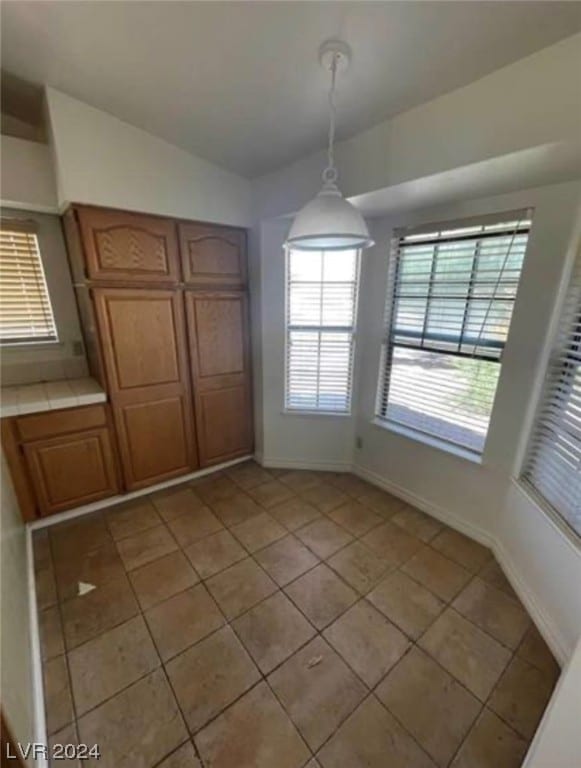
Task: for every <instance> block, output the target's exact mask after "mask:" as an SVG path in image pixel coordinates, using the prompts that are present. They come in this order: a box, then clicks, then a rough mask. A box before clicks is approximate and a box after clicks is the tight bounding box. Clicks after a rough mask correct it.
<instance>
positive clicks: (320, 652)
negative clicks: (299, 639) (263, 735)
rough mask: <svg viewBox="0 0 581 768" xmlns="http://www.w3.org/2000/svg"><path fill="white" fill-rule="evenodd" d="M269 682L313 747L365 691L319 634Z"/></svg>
mask: <svg viewBox="0 0 581 768" xmlns="http://www.w3.org/2000/svg"><path fill="white" fill-rule="evenodd" d="M268 682H269V684H270V686H271V688H272V689H273V690H274V692H275V694H276V696H277V698H278V700H279V701H280V702H281V704H282V705H283V707H284V709H285V711H286V712H288V714H289V715H290V718H291V720H292V721H293V723H294V724H295V725H296V726H297V728H298V729H299V731H300V733H301V735H302V737H303V738H304V740H305V741H306V742H307V744H308V745H309V747H310V748H311V749H312V750H313V751H316V750H317V749H319V747H320V746H321V745H322V744H323V743H324V742H325V741H326V740H327V739H328V738H329V736H330V735H331V734H332V733H333V732H334V731H335V730H336V729H337V727H338V726H339V725H340V724H341V723H342V722H343V720H344V719H345V718H346V717H347V716H348V715H349V714H350V713H351V712H352V711H353V710H354V709H355V707H356V706H357V705H358V704H359V702H360V701H361V700H362V699H363V698H365V696H366V694H367V689H366V688H365V686H364V685H363V683H361V681H360V680H359V679H358V678H357V676H356V675H354V674H353V672H352V671H351V670H350V669H349V667H348V666H347V665H346V664H345V662H344V661H343V660H342V659H341V657H340V656H339V655H338V654H337V653H335V651H334V650H333V649H332V648H331V647H330V646H329V645H328V644H327V643H326V642H325V641H324V640H323V638H322V637H316V638H315V639H314V640H312V641H311V642H310V643H309V644H308V645H307V646H305V647H304V648H303V649H301V650H300V651H298V652H297V653H295V654H294V656H291V658H290V659H288V661H286V662H285V663H284V664H283V665H282V666H281V667H279V668H278V669H277V670H275V672H273V673H272V674H271V675H270V677H269V678H268Z"/></svg>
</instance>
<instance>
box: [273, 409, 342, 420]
mask: <svg viewBox="0 0 581 768" xmlns="http://www.w3.org/2000/svg"><path fill="white" fill-rule="evenodd" d="M281 414H282V416H302V417H303V418H304V417H305V416H307V417H313V416H314V417H315V418H324V419H328V418H329V417H330V416H331V417H333V416H334V417H335V418H340V419H350V418H351V416H352V413H351V411H299V410H298V409H296V410H295V409H294V408H284V409H283V410H282V411H281Z"/></svg>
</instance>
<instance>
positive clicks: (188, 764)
mask: <svg viewBox="0 0 581 768" xmlns="http://www.w3.org/2000/svg"><path fill="white" fill-rule="evenodd" d="M158 768H202V764H201V763H200V761H199V760H198V758H197V757H196V753H195V751H194V747H193V744H192V742H191V741H187V742H186V743H185V744H182V746H181V747H180V748H179V749H176V751H175V752H172V754H171V755H170V756H169V757H166V758H165V760H164V761H163V763H160V764H159V766H158Z"/></svg>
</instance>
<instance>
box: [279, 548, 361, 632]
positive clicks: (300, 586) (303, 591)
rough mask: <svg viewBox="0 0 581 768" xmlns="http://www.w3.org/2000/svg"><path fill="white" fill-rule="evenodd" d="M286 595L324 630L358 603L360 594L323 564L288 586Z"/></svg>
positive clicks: (312, 621)
mask: <svg viewBox="0 0 581 768" xmlns="http://www.w3.org/2000/svg"><path fill="white" fill-rule="evenodd" d="M285 592H286V593H287V595H288V596H289V597H290V598H291V600H292V601H293V602H294V603H295V604H296V605H297V606H298V607H299V608H300V610H301V611H302V612H303V613H304V614H305V616H307V618H308V619H309V621H310V622H311V623H312V624H314V626H315V627H317V629H319V630H321V629H323V628H324V627H326V626H327V625H328V624H330V623H331V622H332V621H334V620H335V619H336V618H338V617H339V616H340V615H341V614H342V613H344V612H345V611H346V610H347V608H349V606H351V605H353V603H355V602H356V601H357V593H356V592H355V590H353V589H351V587H349V586H347V584H345V582H344V581H342V579H340V578H339V577H338V576H337V575H336V574H335V573H333V571H332V570H331V569H330V568H328V567H327V566H326V565H325V564H324V563H321V565H318V566H317V567H316V568H313V570H311V571H309V572H308V573H306V574H305V575H304V576H301V578H299V579H297V580H296V581H294V582H293V583H292V584H289V586H287V587H286V589H285Z"/></svg>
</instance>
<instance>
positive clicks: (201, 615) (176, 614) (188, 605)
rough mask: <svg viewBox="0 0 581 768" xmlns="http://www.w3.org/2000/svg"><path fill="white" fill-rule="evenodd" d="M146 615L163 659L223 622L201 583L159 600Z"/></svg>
mask: <svg viewBox="0 0 581 768" xmlns="http://www.w3.org/2000/svg"><path fill="white" fill-rule="evenodd" d="M145 618H146V620H147V624H148V626H149V629H150V631H151V634H152V635H153V639H154V642H155V645H156V646H157V650H158V651H159V655H160V656H161V658H162V659H163V660H164V661H167V659H171V658H172V657H173V656H177V654H178V653H181V652H182V651H184V650H185V649H186V648H189V647H190V645H194V643H197V642H198V641H199V640H201V639H202V638H204V637H206V636H207V635H209V634H211V633H212V632H214V631H215V630H217V629H219V628H220V627H221V626H222V625H223V624H224V617H223V616H222V614H221V613H220V610H219V608H218V606H217V605H216V603H215V602H214V600H213V599H212V598H211V597H210V594H209V593H208V590H207V589H206V588H205V587H204V586H203V585H202V584H198V585H197V586H195V587H192V588H191V589H188V590H186V591H185V592H180V593H179V594H178V595H174V597H171V598H170V599H169V600H166V601H165V602H163V603H159V604H158V605H156V606H155V607H154V608H151V609H150V610H149V611H146V613H145Z"/></svg>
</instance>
